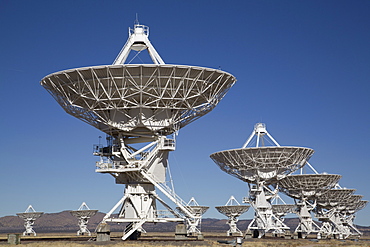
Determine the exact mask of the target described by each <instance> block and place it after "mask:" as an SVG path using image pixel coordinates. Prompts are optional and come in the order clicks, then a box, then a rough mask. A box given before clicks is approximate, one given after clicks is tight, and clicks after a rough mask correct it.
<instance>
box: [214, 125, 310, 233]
mask: <svg viewBox="0 0 370 247" xmlns="http://www.w3.org/2000/svg"><path fill="white" fill-rule="evenodd" d="M268 142H270V143H271V144H272V145H275V146H265V145H267V144H268ZM253 144H255V146H253V147H251V146H249V145H253ZM260 145H262V146H260ZM313 152H314V150H313V149H311V148H305V147H283V146H280V145H279V144H278V143H277V142H276V141H275V139H274V138H273V137H272V136H271V135H270V134H269V133H268V132H267V130H266V126H265V124H263V123H258V124H256V125H255V127H254V130H253V131H252V134H251V135H250V137H249V138H248V140H247V141H246V143H245V144H244V145H243V147H242V148H240V149H231V150H225V151H221V152H216V153H213V154H211V159H212V160H213V161H214V162H215V163H216V164H217V165H218V166H219V167H220V168H221V170H223V171H225V172H226V173H228V174H230V175H232V176H234V177H237V178H239V179H241V180H242V181H245V182H247V183H248V184H249V188H250V190H249V198H246V199H245V200H244V202H249V203H250V204H251V205H252V207H253V209H254V210H255V217H254V219H253V220H252V222H251V223H250V224H249V226H248V229H247V232H246V237H250V236H251V235H252V234H253V236H255V237H259V238H261V237H262V236H264V235H265V233H266V232H268V231H270V230H272V231H273V233H274V234H279V235H280V234H288V232H287V230H289V227H288V226H286V225H285V224H284V223H283V222H282V220H281V219H279V217H278V216H276V215H275V214H274V213H273V211H272V205H271V200H272V199H273V198H275V197H276V196H277V192H278V190H277V189H276V190H271V189H270V188H269V187H268V185H270V184H275V183H276V182H277V181H278V180H280V179H282V178H284V177H286V176H287V175H289V174H290V173H292V172H294V171H296V170H298V169H300V168H301V167H302V166H304V165H305V164H306V162H307V160H308V159H309V158H310V157H311V155H312V154H313Z"/></svg>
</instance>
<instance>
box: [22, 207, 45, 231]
mask: <svg viewBox="0 0 370 247" xmlns="http://www.w3.org/2000/svg"><path fill="white" fill-rule="evenodd" d="M43 214H44V213H43V212H36V211H35V209H34V208H33V207H32V205H29V206H28V208H27V209H26V211H25V212H24V213H17V215H18V217H19V218H22V219H23V220H24V221H25V222H24V227H25V228H26V230H25V231H24V232H23V236H26V235H31V234H33V235H34V236H36V232H35V230H33V225H34V224H35V220H36V219H38V218H40V217H41V216H42V215H43Z"/></svg>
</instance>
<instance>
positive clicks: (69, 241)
mask: <svg viewBox="0 0 370 247" xmlns="http://www.w3.org/2000/svg"><path fill="white" fill-rule="evenodd" d="M121 236H122V233H118V232H117V233H116V232H113V233H111V241H109V242H96V241H94V239H95V236H94V235H92V236H91V237H88V236H79V237H77V236H76V235H75V234H74V233H60V234H58V233H40V234H38V235H37V236H36V237H33V236H25V237H23V236H22V237H21V243H20V245H18V246H27V247H49V246H52V247H74V246H76V247H95V246H113V247H115V246H125V247H151V246H155V247H160V246H165V247H177V246H188V247H194V246H206V247H222V246H223V247H228V246H235V243H232V242H233V241H234V240H235V239H236V237H227V236H225V234H224V233H213V232H212V233H204V240H197V239H196V238H190V239H189V240H175V239H174V236H173V233H163V232H161V233H154V232H152V233H147V234H144V235H143V236H142V237H141V238H140V240H136V241H133V240H132V241H130V240H129V241H122V240H121V239H120V237H121ZM0 246H15V245H11V244H8V242H7V234H0ZM241 246H243V247H251V246H254V247H262V246H269V247H275V246H276V247H283V246H289V247H296V246H297V247H298V246H302V247H303V246H304V247H316V246H317V247H324V246H325V247H334V246H346V247H350V246H357V247H359V246H364V247H366V246H367V247H369V246H370V238H362V239H360V240H358V241H353V240H336V239H330V240H320V241H317V240H316V239H314V238H311V239H298V240H295V239H288V240H286V239H283V238H269V237H266V238H263V239H248V240H243V243H242V245H241Z"/></svg>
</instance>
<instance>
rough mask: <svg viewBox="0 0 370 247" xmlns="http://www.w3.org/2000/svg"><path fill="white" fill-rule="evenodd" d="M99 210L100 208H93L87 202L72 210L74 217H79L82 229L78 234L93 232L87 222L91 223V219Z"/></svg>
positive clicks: (79, 224)
mask: <svg viewBox="0 0 370 247" xmlns="http://www.w3.org/2000/svg"><path fill="white" fill-rule="evenodd" d="M97 212H98V210H91V209H90V208H89V207H88V206H87V204H86V203H85V202H83V203H82V204H81V206H80V207H79V208H78V210H76V211H71V212H70V213H71V214H72V215H73V216H74V217H76V218H78V226H79V227H80V230H78V231H77V236H79V235H85V234H88V235H89V236H91V232H90V231H89V229H88V228H87V223H89V219H90V218H91V217H92V216H94V215H95V214H96V213H97Z"/></svg>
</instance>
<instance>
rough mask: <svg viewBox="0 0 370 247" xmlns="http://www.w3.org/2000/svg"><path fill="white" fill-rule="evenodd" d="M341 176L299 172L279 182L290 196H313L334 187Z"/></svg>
mask: <svg viewBox="0 0 370 247" xmlns="http://www.w3.org/2000/svg"><path fill="white" fill-rule="evenodd" d="M341 177H342V176H341V175H336V174H299V175H290V176H286V177H285V178H283V179H281V180H279V181H278V184H279V186H280V188H281V191H283V192H284V193H286V194H287V195H288V196H290V197H293V198H296V199H302V198H304V197H305V198H313V197H316V196H319V195H321V194H322V193H323V192H324V190H323V189H331V188H333V187H334V186H335V185H336V184H337V183H338V181H339V179H340V178H341Z"/></svg>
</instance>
